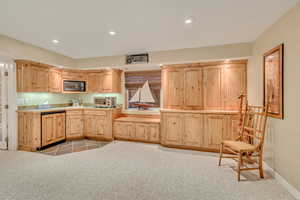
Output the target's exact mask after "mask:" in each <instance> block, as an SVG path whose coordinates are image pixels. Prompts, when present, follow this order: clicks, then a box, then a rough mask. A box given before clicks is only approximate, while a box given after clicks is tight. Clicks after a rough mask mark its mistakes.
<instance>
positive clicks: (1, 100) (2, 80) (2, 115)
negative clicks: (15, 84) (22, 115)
mask: <svg viewBox="0 0 300 200" xmlns="http://www.w3.org/2000/svg"><path fill="white" fill-rule="evenodd" d="M8 68H9V64H4V63H0V149H7V140H6V138H7V133H8V120H7V117H8V109H7V108H8V107H7V105H8V76H7V73H8Z"/></svg>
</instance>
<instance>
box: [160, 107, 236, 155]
mask: <svg viewBox="0 0 300 200" xmlns="http://www.w3.org/2000/svg"><path fill="white" fill-rule="evenodd" d="M238 123H239V119H238V115H237V114H228V113H227V114H214V113H189V112H188V111H187V112H178V113H174V112H161V129H162V132H161V143H162V144H163V145H166V146H175V147H176V146H177V147H182V148H190V149H199V150H201V149H202V150H208V151H218V150H219V148H220V144H221V141H222V140H223V139H235V137H236V136H237V135H238Z"/></svg>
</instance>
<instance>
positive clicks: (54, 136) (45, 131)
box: [42, 113, 66, 146]
mask: <svg viewBox="0 0 300 200" xmlns="http://www.w3.org/2000/svg"><path fill="white" fill-rule="evenodd" d="M65 133H66V132H65V114H64V113H61V114H51V115H44V116H42V146H46V145H48V144H51V143H54V142H57V141H60V140H63V139H65V138H66V134H65Z"/></svg>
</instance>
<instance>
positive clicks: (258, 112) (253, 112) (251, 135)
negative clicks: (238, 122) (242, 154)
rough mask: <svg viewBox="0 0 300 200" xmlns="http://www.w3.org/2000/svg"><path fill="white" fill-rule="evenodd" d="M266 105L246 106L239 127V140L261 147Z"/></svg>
mask: <svg viewBox="0 0 300 200" xmlns="http://www.w3.org/2000/svg"><path fill="white" fill-rule="evenodd" d="M267 107H268V106H249V105H247V106H246V110H245V113H244V117H243V123H242V128H241V134H240V136H241V140H242V141H243V142H247V143H249V144H252V145H255V146H256V147H257V148H260V149H262V148H263V144H264V139H265V130H266V124H267Z"/></svg>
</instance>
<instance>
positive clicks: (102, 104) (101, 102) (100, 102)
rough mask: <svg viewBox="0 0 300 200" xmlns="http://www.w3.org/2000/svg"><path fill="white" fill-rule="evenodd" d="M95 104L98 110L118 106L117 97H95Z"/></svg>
mask: <svg viewBox="0 0 300 200" xmlns="http://www.w3.org/2000/svg"><path fill="white" fill-rule="evenodd" d="M94 103H95V105H96V107H98V108H115V107H116V106H117V98H116V97H95V98H94Z"/></svg>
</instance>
